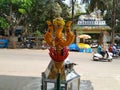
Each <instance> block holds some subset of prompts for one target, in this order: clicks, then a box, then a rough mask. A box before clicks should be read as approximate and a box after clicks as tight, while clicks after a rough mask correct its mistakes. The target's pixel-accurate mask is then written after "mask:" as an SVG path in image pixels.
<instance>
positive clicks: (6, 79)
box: [0, 49, 120, 90]
mask: <svg viewBox="0 0 120 90" xmlns="http://www.w3.org/2000/svg"><path fill="white" fill-rule="evenodd" d="M48 53H49V51H48V50H33V49H0V90H40V85H41V83H40V80H41V73H42V72H44V71H45V69H46V68H47V65H48V64H49V62H50V57H49V55H48ZM92 55H93V53H80V52H69V60H70V61H71V62H74V63H77V65H76V66H75V67H74V68H75V70H76V72H77V73H78V74H79V75H80V76H81V83H82V85H88V84H90V85H91V86H93V88H94V90H120V58H117V59H114V60H113V61H112V62H107V61H92ZM83 87H84V86H83ZM85 87H87V86H85ZM84 90H89V89H87V88H86V89H85V88H84Z"/></svg>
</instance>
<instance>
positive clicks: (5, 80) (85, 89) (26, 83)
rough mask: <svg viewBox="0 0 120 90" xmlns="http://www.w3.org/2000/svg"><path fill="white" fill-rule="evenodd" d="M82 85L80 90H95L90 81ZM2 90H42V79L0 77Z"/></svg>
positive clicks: (82, 82)
mask: <svg viewBox="0 0 120 90" xmlns="http://www.w3.org/2000/svg"><path fill="white" fill-rule="evenodd" d="M80 83H81V84H80V90H94V89H93V86H92V84H91V81H90V80H81V81H80ZM0 90H41V78H40V77H27V76H9V75H0Z"/></svg>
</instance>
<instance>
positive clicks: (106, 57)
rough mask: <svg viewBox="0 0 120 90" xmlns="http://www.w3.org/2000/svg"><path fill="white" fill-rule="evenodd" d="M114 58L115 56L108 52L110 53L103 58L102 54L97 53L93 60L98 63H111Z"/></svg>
mask: <svg viewBox="0 0 120 90" xmlns="http://www.w3.org/2000/svg"><path fill="white" fill-rule="evenodd" d="M112 56H113V54H112V53H110V52H108V51H106V54H105V57H103V55H101V54H100V53H95V54H94V55H93V60H94V61H96V60H97V61H99V60H108V62H111V61H112V59H113V57H112Z"/></svg>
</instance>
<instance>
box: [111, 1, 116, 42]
mask: <svg viewBox="0 0 120 90" xmlns="http://www.w3.org/2000/svg"><path fill="white" fill-rule="evenodd" d="M116 8H117V0H113V10H112V43H114V42H115V39H114V37H115V25H116Z"/></svg>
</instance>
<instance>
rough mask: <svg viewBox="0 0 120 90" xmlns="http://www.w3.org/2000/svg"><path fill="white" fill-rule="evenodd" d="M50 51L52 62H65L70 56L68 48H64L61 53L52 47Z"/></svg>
mask: <svg viewBox="0 0 120 90" xmlns="http://www.w3.org/2000/svg"><path fill="white" fill-rule="evenodd" d="M49 51H50V53H49V55H50V57H51V58H52V60H54V61H56V62H61V61H64V60H65V59H66V58H67V56H68V55H69V53H68V49H67V48H66V47H64V48H63V49H62V50H61V53H58V52H56V50H55V49H54V48H52V47H50V49H49Z"/></svg>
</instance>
